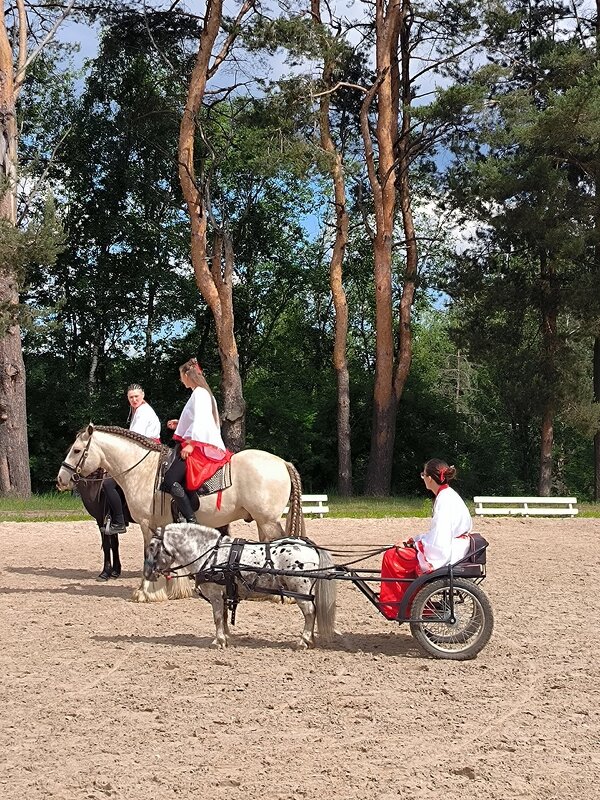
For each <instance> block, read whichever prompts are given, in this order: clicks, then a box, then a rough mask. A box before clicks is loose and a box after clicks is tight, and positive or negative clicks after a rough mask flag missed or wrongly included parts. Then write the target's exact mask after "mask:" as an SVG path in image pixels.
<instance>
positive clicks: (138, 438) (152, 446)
mask: <svg viewBox="0 0 600 800" xmlns="http://www.w3.org/2000/svg"><path fill="white" fill-rule="evenodd" d="M86 430H87V426H86V427H85V428H82V429H81V430H80V431H79V433H78V434H77V435H78V436H80V435H81V434H82V433H85V432H86ZM94 430H95V431H102V433H114V435H115V436H122V437H123V439H130V440H131V441H132V442H135V443H136V444H141V445H142V447H146V448H148V450H155V451H156V452H157V453H162V452H163V450H168V449H169V448H168V446H167V445H166V444H161V442H155V441H154V439H149V438H148V437H147V436H144V435H143V434H141V433H136V432H135V431H130V430H127V429H126V428H119V426H118V425H94Z"/></svg>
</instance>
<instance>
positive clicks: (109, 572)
mask: <svg viewBox="0 0 600 800" xmlns="http://www.w3.org/2000/svg"><path fill="white" fill-rule="evenodd" d="M111 575H112V570H110V569H106V568H105V569H103V570H102V572H101V573H100V575H98V577H97V578H96V580H97V581H107V580H108V579H109V578H110V577H111Z"/></svg>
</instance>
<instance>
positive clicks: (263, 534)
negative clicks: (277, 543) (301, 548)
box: [256, 520, 285, 542]
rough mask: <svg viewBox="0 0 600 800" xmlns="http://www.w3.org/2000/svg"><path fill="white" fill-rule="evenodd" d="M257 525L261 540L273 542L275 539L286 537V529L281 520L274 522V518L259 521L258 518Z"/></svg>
mask: <svg viewBox="0 0 600 800" xmlns="http://www.w3.org/2000/svg"><path fill="white" fill-rule="evenodd" d="M256 526H257V528H258V538H259V541H261V542H272V541H274V540H275V539H283V538H284V537H285V531H284V530H283V527H282V526H281V523H280V522H277V521H276V522H273V521H272V520H271V521H266V520H265V521H264V522H258V520H257V521H256Z"/></svg>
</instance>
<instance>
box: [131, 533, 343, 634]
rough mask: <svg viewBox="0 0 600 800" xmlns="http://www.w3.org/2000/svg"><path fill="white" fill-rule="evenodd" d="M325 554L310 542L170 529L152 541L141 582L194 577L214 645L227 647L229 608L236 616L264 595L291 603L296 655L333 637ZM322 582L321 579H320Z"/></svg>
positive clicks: (329, 565)
mask: <svg viewBox="0 0 600 800" xmlns="http://www.w3.org/2000/svg"><path fill="white" fill-rule="evenodd" d="M333 569H334V564H333V561H332V560H331V556H330V554H329V553H328V552H327V550H323V549H321V548H320V547H317V546H316V545H315V544H313V543H312V542H310V541H309V540H308V539H278V540H276V541H274V542H270V543H264V544H263V543H258V542H246V541H244V540H239V539H236V540H233V539H232V538H231V537H230V536H227V535H226V534H222V533H219V531H217V530H214V529H213V528H206V527H204V526H202V525H194V524H192V523H189V522H184V523H178V524H170V525H167V526H166V527H165V528H164V529H162V530H159V531H157V533H156V534H155V535H154V536H153V537H152V539H151V540H150V544H149V545H148V548H147V550H146V560H145V562H144V576H145V577H146V578H147V579H148V580H154V579H156V577H157V576H158V575H159V574H164V575H169V574H171V575H195V576H196V586H197V590H196V591H197V592H198V594H199V595H200V596H201V597H203V598H204V599H205V600H208V601H209V603H210V604H211V606H212V611H213V618H214V622H215V628H216V637H215V640H214V642H213V644H214V645H216V646H217V647H218V648H221V649H222V648H224V647H227V645H228V643H229V628H228V624H227V611H228V606H229V608H230V609H231V610H232V613H235V608H236V606H237V603H238V601H239V600H245V599H256V598H257V597H264V596H265V594H270V595H276V596H280V597H281V598H282V599H283V598H284V597H291V598H293V599H294V600H295V602H296V603H297V604H298V605H299V606H300V610H301V611H302V613H303V614H304V630H303V631H302V636H301V637H300V642H299V643H298V649H300V650H305V649H306V648H308V647H313V646H314V643H315V633H314V629H315V621H316V624H317V627H318V630H319V635H320V636H322V637H325V638H330V637H331V636H332V635H333V633H334V624H335V603H336V583H335V579H334V578H333V577H330V578H328V577H327V576H328V575H329V576H333ZM319 576H320V577H319Z"/></svg>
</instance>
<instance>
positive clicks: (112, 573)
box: [110, 567, 121, 578]
mask: <svg viewBox="0 0 600 800" xmlns="http://www.w3.org/2000/svg"><path fill="white" fill-rule="evenodd" d="M110 577H111V578H120V577H121V569H120V568H119V569H115V568H114V567H113V568H112V569H111V571H110Z"/></svg>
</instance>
